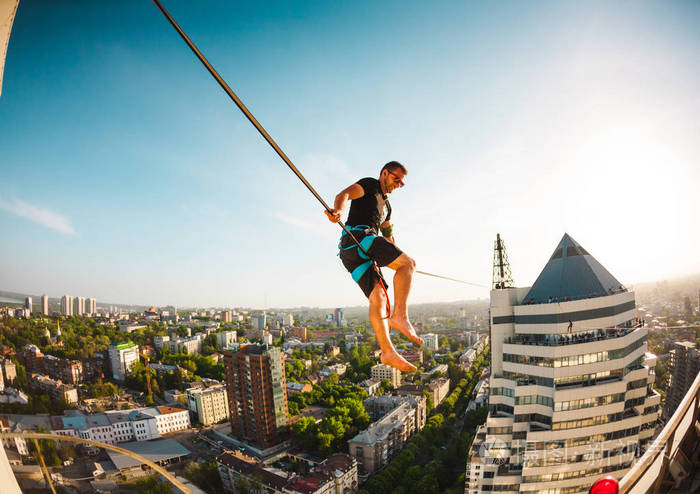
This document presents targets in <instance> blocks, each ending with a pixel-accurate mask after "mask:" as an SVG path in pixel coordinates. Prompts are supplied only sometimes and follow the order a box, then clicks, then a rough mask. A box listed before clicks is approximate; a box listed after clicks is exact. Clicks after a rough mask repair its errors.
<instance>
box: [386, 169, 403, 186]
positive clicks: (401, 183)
mask: <svg viewBox="0 0 700 494" xmlns="http://www.w3.org/2000/svg"><path fill="white" fill-rule="evenodd" d="M389 175H391V176H392V177H394V182H396V183H398V184H399V187H403V186H404V185H406V183H405V182H404V181H403V180H401V177H399V176H398V175H396V174H395V173H392V172H389Z"/></svg>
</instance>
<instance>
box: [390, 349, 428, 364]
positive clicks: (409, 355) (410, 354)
mask: <svg viewBox="0 0 700 494" xmlns="http://www.w3.org/2000/svg"><path fill="white" fill-rule="evenodd" d="M396 353H398V354H399V355H401V356H402V357H403V358H405V359H406V360H408V361H409V362H411V363H412V364H416V365H420V364H422V363H423V351H422V350H397V351H396Z"/></svg>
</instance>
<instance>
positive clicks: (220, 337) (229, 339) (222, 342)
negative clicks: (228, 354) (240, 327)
mask: <svg viewBox="0 0 700 494" xmlns="http://www.w3.org/2000/svg"><path fill="white" fill-rule="evenodd" d="M237 341H238V333H237V332H236V331H221V332H220V333H216V348H218V349H219V350H225V349H227V348H229V347H231V346H233V344H235V343H236V342H237Z"/></svg>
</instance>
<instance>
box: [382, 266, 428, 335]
mask: <svg viewBox="0 0 700 494" xmlns="http://www.w3.org/2000/svg"><path fill="white" fill-rule="evenodd" d="M388 266H389V267H390V268H391V269H393V270H395V271H396V274H394V314H393V315H392V316H391V318H390V319H389V326H391V327H392V328H394V329H395V330H397V331H398V332H399V333H401V334H402V335H404V336H405V337H406V338H408V339H409V340H411V341H412V342H414V343H416V344H417V345H423V343H424V342H423V339H422V338H421V337H420V336H418V335H417V334H416V330H415V329H413V325H412V324H411V321H409V319H408V305H407V300H408V294H409V292H410V291H411V281H412V280H413V272H414V271H415V270H416V262H415V261H414V260H413V259H411V258H410V257H408V256H407V255H406V254H401V255H400V256H399V257H397V258H396V259H394V261H393V262H391V264H389V265H388Z"/></svg>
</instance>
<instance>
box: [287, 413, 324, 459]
mask: <svg viewBox="0 0 700 494" xmlns="http://www.w3.org/2000/svg"><path fill="white" fill-rule="evenodd" d="M317 432H318V427H317V426H316V421H315V420H314V419H313V418H312V417H301V418H299V420H298V421H297V422H295V423H294V424H293V425H292V433H293V434H294V436H295V437H296V438H297V441H299V444H300V445H301V447H302V448H303V449H306V450H311V451H313V450H315V449H316V434H317Z"/></svg>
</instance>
